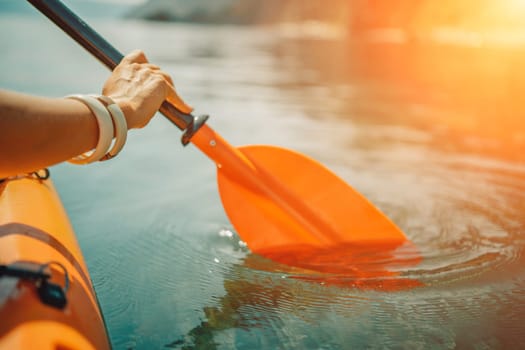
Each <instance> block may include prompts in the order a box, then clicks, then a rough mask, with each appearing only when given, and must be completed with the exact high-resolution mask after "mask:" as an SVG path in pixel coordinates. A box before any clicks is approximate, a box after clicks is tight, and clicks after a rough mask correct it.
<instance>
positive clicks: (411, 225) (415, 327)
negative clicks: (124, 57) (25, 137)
mask: <svg viewBox="0 0 525 350" xmlns="http://www.w3.org/2000/svg"><path fill="white" fill-rule="evenodd" d="M92 24H93V26H94V27H96V28H97V30H99V31H100V32H101V33H102V34H103V35H104V36H106V37H107V38H108V39H109V40H110V41H111V42H113V43H114V44H115V46H116V47H118V48H119V49H121V50H122V51H124V52H127V51H130V50H132V49H134V48H142V49H144V50H145V51H146V53H147V54H148V56H149V58H150V60H151V61H153V62H155V63H157V64H159V65H161V66H162V67H163V68H164V69H165V70H167V71H168V72H169V73H171V74H172V75H173V78H174V81H175V84H176V86H177V89H178V92H179V93H180V95H181V96H183V97H184V98H185V99H186V100H187V102H188V103H190V104H191V105H194V106H195V107H196V109H197V111H196V112H197V113H210V114H211V115H212V118H211V120H210V121H209V123H210V125H211V126H212V127H213V128H214V129H216V130H217V131H218V132H220V133H221V134H222V135H223V136H224V137H225V138H226V139H227V140H229V141H230V142H231V143H233V144H235V145H242V144H250V143H258V144H272V145H280V146H284V147H288V148H292V149H295V150H298V151H300V152H302V153H305V154H307V155H310V156H312V157H314V158H316V159H317V160H319V161H320V162H322V163H323V164H325V165H327V166H328V167H329V168H331V169H332V170H334V171H335V172H336V173H338V174H339V175H340V176H341V177H342V178H344V179H345V180H346V181H347V182H348V183H350V184H351V185H352V186H354V187H355V188H356V189H357V190H359V191H360V192H361V193H363V194H364V195H365V196H366V197H367V198H368V199H370V200H371V201H372V202H373V203H374V204H375V205H377V206H378V207H379V208H380V209H381V210H382V211H383V212H384V213H385V214H386V215H388V216H389V217H390V218H391V219H392V220H393V221H394V222H395V223H396V224H397V225H399V227H400V228H402V230H403V231H404V232H405V233H406V235H407V236H408V237H409V238H410V239H411V240H412V241H413V242H414V243H415V244H416V245H417V247H418V248H419V250H420V252H421V255H422V258H423V259H422V261H421V263H420V264H418V265H416V266H411V267H406V266H405V267H402V268H401V267H398V268H397V269H398V270H397V271H398V272H400V276H399V277H395V278H411V279H416V280H418V281H421V282H422V283H423V286H421V287H419V288H413V289H408V290H403V291H398V292H388V291H383V290H381V288H380V285H379V287H378V288H373V289H363V288H359V284H358V283H357V284H356V283H353V284H352V281H350V282H351V283H348V284H346V285H333V284H327V283H325V282H324V279H323V277H324V276H322V275H321V276H319V275H315V276H314V277H317V278H301V277H304V275H302V272H299V271H296V270H294V269H293V268H290V267H288V266H284V265H281V264H278V263H275V262H272V261H270V260H268V259H265V258H263V257H260V256H257V255H255V254H252V253H251V252H250V251H249V249H248V248H247V247H246V246H245V244H243V242H242V241H241V240H240V238H239V237H238V236H237V235H236V233H235V231H234V229H233V227H232V226H231V224H230V223H229V222H228V220H227V218H226V216H225V214H224V212H223V209H222V205H221V203H220V198H219V196H218V193H217V189H216V184H215V169H214V165H213V164H212V162H211V161H210V160H208V159H206V158H205V157H204V156H203V155H202V154H200V153H199V152H198V151H197V150H195V149H194V148H193V147H192V146H188V147H183V146H182V145H181V144H180V142H179V137H180V132H179V131H178V130H177V129H176V128H175V127H174V126H173V125H171V124H170V123H169V122H168V121H167V120H165V119H163V118H162V117H160V116H159V117H158V118H156V119H154V120H153V121H152V122H151V123H150V125H149V126H148V127H147V128H145V129H143V130H140V131H133V132H132V133H130V136H129V139H128V143H127V145H126V148H125V149H124V151H123V152H122V153H121V154H120V155H119V157H118V158H116V159H114V160H112V161H110V162H104V163H101V164H94V165H90V166H85V167H79V166H73V165H69V164H64V165H59V166H56V167H53V168H52V169H51V170H52V174H53V177H54V180H55V183H56V186H57V188H58V190H59V192H60V194H61V197H62V199H63V201H64V204H65V206H66V209H67V211H68V213H69V215H70V218H71V220H72V223H73V225H74V227H75V230H76V232H77V235H78V239H79V241H80V244H81V247H82V249H83V252H84V255H85V258H86V261H87V264H88V266H89V268H90V272H91V276H92V279H93V282H94V285H95V288H96V291H97V294H98V296H99V299H100V302H101V305H102V308H103V312H104V315H105V318H106V322H107V326H108V329H109V333H110V336H111V341H112V344H113V346H114V348H116V349H160V348H175V349H187V348H195V349H214V348H217V349H253V348H264V349H273V348H276V349H347V348H352V349H354V348H436V349H448V348H462V349H463V348H465V349H469V348H472V349H486V348H517V347H518V346H520V345H521V344H523V343H524V342H525V331H523V327H522V325H523V322H524V321H525V271H524V263H525V261H524V254H523V252H524V250H523V249H524V245H525V236H524V235H525V214H524V213H525V185H524V184H525V157H524V156H523V152H521V150H522V149H523V146H524V145H525V129H524V126H525V122H524V121H523V118H522V115H523V110H524V108H523V107H522V104H521V103H519V102H520V101H521V100H522V99H521V93H522V91H524V89H523V87H524V82H525V80H524V78H523V73H522V70H521V69H520V67H521V65H520V62H522V61H523V50H521V49H519V48H516V47H510V48H509V47H506V48H495V47H474V48H473V47H468V46H461V45H454V46H451V45H443V44H437V43H434V44H432V43H407V42H388V41H385V40H383V41H381V40H379V41H377V40H374V41H370V40H365V39H363V38H361V39H355V40H347V39H344V38H341V37H339V36H338V35H321V34H322V33H321V34H319V33H317V32H315V31H314V32H312V31H294V30H290V28H286V30H284V29H282V28H281V29H279V28H256V29H253V28H244V27H229V26H221V27H213V26H208V27H202V26H194V25H182V24H156V23H144V22H131V21H128V22H125V21H121V22H115V21H113V22H109V21H94V22H93V23H92ZM0 29H1V31H0V33H2V34H1V35H0V45H1V46H2V48H3V53H2V55H0V66H1V67H3V68H2V69H0V82H1V84H2V87H3V88H11V89H17V90H20V91H25V92H29V93H36V94H43V95H48V96H61V95H66V94H71V93H90V92H98V91H99V90H100V87H101V85H102V82H103V81H104V79H105V78H106V77H107V76H108V72H107V71H106V70H105V68H103V67H102V66H101V65H100V64H99V63H98V62H96V61H95V60H94V59H93V58H91V57H90V56H88V55H87V54H85V53H84V51H83V49H81V48H79V47H77V45H76V44H75V43H73V42H72V41H71V40H70V39H68V38H66V37H65V36H64V35H63V34H62V33H61V32H60V31H59V30H57V29H55V28H54V27H53V26H52V25H51V24H50V23H48V22H47V20H45V19H43V18H39V17H35V18H33V17H22V16H16V15H11V16H3V17H1V18H0ZM312 33H313V35H312ZM392 269H394V270H395V269H396V267H395V266H392ZM309 277H311V276H309ZM353 282H355V281H353Z"/></svg>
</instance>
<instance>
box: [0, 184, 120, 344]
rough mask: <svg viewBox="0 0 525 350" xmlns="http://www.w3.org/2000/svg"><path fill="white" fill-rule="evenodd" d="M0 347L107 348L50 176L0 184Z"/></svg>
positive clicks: (84, 271)
mask: <svg viewBox="0 0 525 350" xmlns="http://www.w3.org/2000/svg"><path fill="white" fill-rule="evenodd" d="M0 320H1V321H0V350H7V349H9V350H15V349H41V350H47V349H97V350H103V349H110V348H111V346H110V344H109V340H108V336H107V332H106V328H105V325H104V319H103V317H102V313H101V311H100V308H99V305H98V301H97V298H96V295H95V291H94V289H93V285H92V283H91V279H90V276H89V273H88V270H87V267H86V264H85V262H84V258H83V256H82V253H81V251H80V248H79V246H78V243H77V240H76V238H75V234H74V231H73V229H72V227H71V224H70V222H69V219H68V217H67V215H66V212H65V211H64V208H63V206H62V203H61V201H60V198H59V197H58V194H57V193H56V191H55V189H54V186H53V184H52V182H51V180H49V179H47V180H41V179H38V178H35V177H30V176H29V177H25V178H21V179H15V180H7V181H3V182H1V183H0Z"/></svg>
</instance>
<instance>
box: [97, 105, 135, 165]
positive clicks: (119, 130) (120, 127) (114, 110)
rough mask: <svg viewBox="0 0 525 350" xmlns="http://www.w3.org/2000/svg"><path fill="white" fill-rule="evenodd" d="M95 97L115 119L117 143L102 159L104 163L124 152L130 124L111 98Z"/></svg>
mask: <svg viewBox="0 0 525 350" xmlns="http://www.w3.org/2000/svg"><path fill="white" fill-rule="evenodd" d="M94 97H96V98H97V99H98V100H99V101H101V102H102V103H103V104H104V105H105V106H106V109H107V110H108V111H109V113H110V114H111V117H112V118H113V126H114V128H115V142H114V143H113V147H111V149H110V150H109V152H108V153H106V155H105V156H104V157H102V158H101V159H100V160H101V161H103V160H108V159H111V158H113V157H115V156H116V155H117V154H118V153H119V152H120V151H121V150H122V147H124V144H125V143H126V139H127V137H128V123H127V122H126V117H125V116H124V113H123V112H122V110H121V109H120V107H119V105H118V104H116V103H115V101H113V99H112V98H111V97H108V96H103V95H95V96H94Z"/></svg>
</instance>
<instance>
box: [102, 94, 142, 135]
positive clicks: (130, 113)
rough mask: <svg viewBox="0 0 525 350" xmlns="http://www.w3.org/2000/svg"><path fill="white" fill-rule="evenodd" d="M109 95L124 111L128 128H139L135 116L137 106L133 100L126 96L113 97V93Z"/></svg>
mask: <svg viewBox="0 0 525 350" xmlns="http://www.w3.org/2000/svg"><path fill="white" fill-rule="evenodd" d="M108 97H110V98H111V99H113V101H115V103H116V104H117V105H118V106H119V107H120V109H121V110H122V113H124V117H125V118H126V123H127V126H128V130H129V129H134V128H137V125H136V122H135V118H134V115H135V110H136V108H135V107H134V105H133V103H131V101H129V100H128V99H125V98H118V97H113V96H111V95H108Z"/></svg>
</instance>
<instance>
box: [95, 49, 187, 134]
mask: <svg viewBox="0 0 525 350" xmlns="http://www.w3.org/2000/svg"><path fill="white" fill-rule="evenodd" d="M102 94H103V95H105V96H109V97H111V98H112V99H113V100H114V101H115V102H116V103H117V104H118V105H119V106H120V108H121V109H122V111H123V112H124V115H125V116H126V121H127V123H128V129H132V128H142V127H144V126H146V124H148V122H149V121H150V120H151V118H152V117H153V116H154V115H155V112H157V110H158V109H159V108H160V105H161V104H162V102H164V100H166V99H168V100H169V101H170V102H172V103H173V104H174V105H175V106H176V107H177V108H178V109H179V110H181V111H182V112H185V113H189V112H191V110H192V109H191V107H189V106H187V105H186V104H185V103H184V102H183V101H182V100H181V99H180V98H179V97H178V96H177V94H176V93H175V89H174V88H173V81H172V80H171V77H170V76H169V75H168V74H167V73H166V72H164V71H162V70H160V68H159V67H158V66H156V65H153V64H150V63H148V59H147V58H146V56H145V55H144V53H143V52H142V51H139V50H136V51H133V52H131V53H129V54H128V55H126V56H125V57H124V58H123V59H122V61H121V62H120V63H119V65H118V66H117V67H115V69H114V70H113V73H112V74H111V76H110V77H109V79H108V80H107V81H106V83H105V84H104V87H103V89H102Z"/></svg>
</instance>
